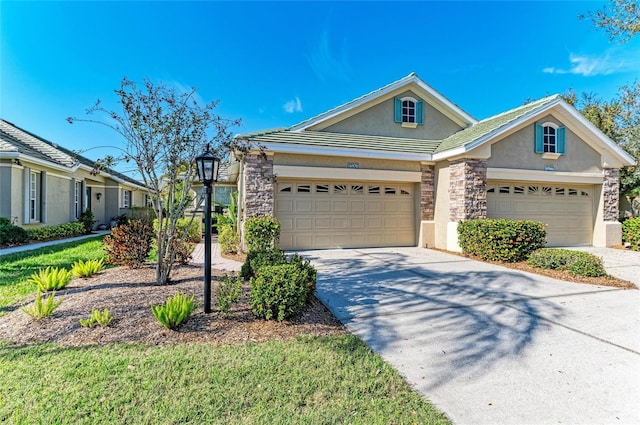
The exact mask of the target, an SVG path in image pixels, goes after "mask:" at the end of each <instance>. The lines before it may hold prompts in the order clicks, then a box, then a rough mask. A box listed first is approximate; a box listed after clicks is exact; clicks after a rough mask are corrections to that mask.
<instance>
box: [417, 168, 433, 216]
mask: <svg viewBox="0 0 640 425" xmlns="http://www.w3.org/2000/svg"><path fill="white" fill-rule="evenodd" d="M420 171H421V172H422V178H421V180H420V218H421V219H422V220H427V221H431V220H433V213H434V197H433V196H434V176H435V172H434V166H433V165H427V164H420Z"/></svg>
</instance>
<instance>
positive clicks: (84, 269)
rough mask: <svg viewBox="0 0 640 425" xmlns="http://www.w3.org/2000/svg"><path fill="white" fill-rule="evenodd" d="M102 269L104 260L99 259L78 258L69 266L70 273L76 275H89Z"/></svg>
mask: <svg viewBox="0 0 640 425" xmlns="http://www.w3.org/2000/svg"><path fill="white" fill-rule="evenodd" d="M102 270H104V261H102V259H100V260H87V261H83V260H78V261H76V262H75V263H73V266H71V273H72V274H73V275H74V276H77V277H91V276H93V275H94V274H96V273H99V272H101V271H102Z"/></svg>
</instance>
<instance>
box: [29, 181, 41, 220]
mask: <svg viewBox="0 0 640 425" xmlns="http://www.w3.org/2000/svg"><path fill="white" fill-rule="evenodd" d="M38 176H39V173H38V172H36V171H31V172H30V173H29V221H30V222H36V221H38V180H37V179H38Z"/></svg>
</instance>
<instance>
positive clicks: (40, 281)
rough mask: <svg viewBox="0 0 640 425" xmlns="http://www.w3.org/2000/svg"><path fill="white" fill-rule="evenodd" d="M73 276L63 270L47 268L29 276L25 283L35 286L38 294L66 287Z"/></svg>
mask: <svg viewBox="0 0 640 425" xmlns="http://www.w3.org/2000/svg"><path fill="white" fill-rule="evenodd" d="M72 277H73V275H72V274H71V272H70V271H69V270H67V269H65V268H58V267H51V266H49V267H47V268H46V269H40V270H39V271H38V273H34V274H32V275H31V277H30V278H29V279H27V282H29V283H33V284H34V285H36V287H37V289H38V291H39V292H47V291H55V290H58V289H63V288H64V287H66V286H67V284H68V283H69V281H70V280H71V278H72Z"/></svg>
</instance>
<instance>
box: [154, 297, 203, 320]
mask: <svg viewBox="0 0 640 425" xmlns="http://www.w3.org/2000/svg"><path fill="white" fill-rule="evenodd" d="M194 299H195V296H193V295H192V296H191V297H187V296H186V295H185V294H183V293H181V292H178V293H176V294H175V295H174V296H173V297H171V298H169V299H167V302H166V303H164V304H160V305H154V306H152V307H151V311H152V312H153V315H154V316H155V318H156V319H157V320H158V322H160V323H161V324H162V326H164V327H165V328H168V329H175V328H177V327H178V326H180V325H181V324H182V323H183V322H186V321H187V319H188V318H189V316H190V315H191V312H193V310H195V309H196V308H197V307H198V305H199V304H197V303H196V302H195V301H194Z"/></svg>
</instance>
